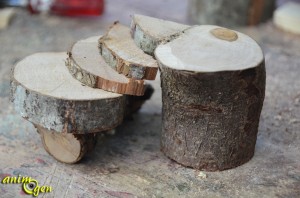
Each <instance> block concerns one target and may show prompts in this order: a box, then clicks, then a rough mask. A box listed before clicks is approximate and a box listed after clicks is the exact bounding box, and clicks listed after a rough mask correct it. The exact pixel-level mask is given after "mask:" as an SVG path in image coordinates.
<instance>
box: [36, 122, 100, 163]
mask: <svg viewBox="0 0 300 198" xmlns="http://www.w3.org/2000/svg"><path fill="white" fill-rule="evenodd" d="M35 127H36V128H37V131H38V132H39V133H40V135H41V139H42V143H43V145H44V148H45V150H46V151H47V152H48V153H49V154H50V155H51V156H53V157H54V158H55V159H56V160H58V161H60V162H64V163H68V164H72V163H76V162H78V161H79V160H81V159H82V157H83V156H84V155H85V154H86V153H87V152H89V151H92V150H93V149H94V146H95V144H96V134H93V133H90V134H84V135H83V134H72V133H57V132H56V131H51V130H47V129H45V128H43V127H40V126H38V125H35Z"/></svg>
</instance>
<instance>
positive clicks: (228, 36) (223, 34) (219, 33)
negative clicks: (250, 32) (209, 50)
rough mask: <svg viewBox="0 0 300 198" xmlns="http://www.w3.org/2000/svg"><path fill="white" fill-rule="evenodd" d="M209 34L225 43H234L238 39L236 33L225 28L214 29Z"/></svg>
mask: <svg viewBox="0 0 300 198" xmlns="http://www.w3.org/2000/svg"><path fill="white" fill-rule="evenodd" d="M210 33H211V34H212V35H214V36H215V37H216V38H218V39H221V40H225V41H235V40H237V39H238V35H237V33H235V32H234V31H232V30H230V29H226V28H215V29H213V30H211V31H210Z"/></svg>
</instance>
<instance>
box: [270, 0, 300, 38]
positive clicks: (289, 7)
mask: <svg viewBox="0 0 300 198" xmlns="http://www.w3.org/2000/svg"><path fill="white" fill-rule="evenodd" d="M274 23H275V25H276V26H278V27H279V28H281V29H283V30H285V31H288V32H291V33H295V34H300V4H299V3H296V2H288V3H286V4H284V5H283V6H282V7H279V8H278V9H277V10H276V11H275V12H274Z"/></svg>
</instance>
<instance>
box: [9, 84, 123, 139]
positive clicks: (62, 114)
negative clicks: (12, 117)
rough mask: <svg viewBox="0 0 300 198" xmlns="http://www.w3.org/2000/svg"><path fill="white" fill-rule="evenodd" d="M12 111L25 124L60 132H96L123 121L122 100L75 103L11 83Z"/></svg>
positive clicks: (112, 99) (108, 128)
mask: <svg viewBox="0 0 300 198" xmlns="http://www.w3.org/2000/svg"><path fill="white" fill-rule="evenodd" d="M11 89H12V95H13V97H12V101H13V103H14V106H15V110H16V111H17V112H18V113H20V114H21V116H22V117H23V118H25V119H27V120H28V121H30V122H32V123H34V124H37V125H40V126H43V127H44V128H46V129H48V130H54V131H56V132H62V133H78V134H86V133H95V132H101V131H106V130H110V129H113V128H115V127H116V126H117V125H119V124H120V123H121V122H122V120H123V115H124V108H125V103H124V102H125V98H124V97H122V98H118V97H117V98H111V99H103V100H91V101H76V100H65V99H59V98H53V97H50V96H45V95H41V94H39V93H37V92H34V91H31V90H28V89H26V88H25V87H23V86H22V85H20V84H19V83H18V82H17V81H15V80H13V81H12V83H11Z"/></svg>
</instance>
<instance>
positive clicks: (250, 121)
mask: <svg viewBox="0 0 300 198" xmlns="http://www.w3.org/2000/svg"><path fill="white" fill-rule="evenodd" d="M183 49H184V50H183ZM155 57H156V58H157V61H158V63H159V67H160V70H161V86H162V100H163V115H162V117H163V121H162V123H163V126H162V139H161V146H162V151H163V152H164V153H165V154H166V155H167V156H168V157H170V158H171V159H173V160H175V161H177V162H178V163H180V164H182V165H184V166H187V167H193V168H196V169H201V170H208V171H217V170H225V169H229V168H233V167H236V166H239V165H241V164H243V163H245V162H247V161H248V160H250V159H251V158H252V156H253V154H254V149H255V143H256V137H257V131H258V124H259V118H260V113H261V109H262V105H263V100H264V93H265V66H264V58H263V54H262V51H261V49H260V47H259V46H258V45H257V43H256V42H255V41H253V40H252V39H251V38H249V37H248V36H246V35H244V34H241V33H238V32H235V31H232V30H228V29H224V28H220V27H217V26H199V27H193V28H191V29H189V30H187V31H186V32H185V33H184V34H183V35H182V36H181V37H180V38H177V39H175V40H173V41H171V42H170V43H167V44H165V45H160V46H158V47H157V49H156V50H155Z"/></svg>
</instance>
